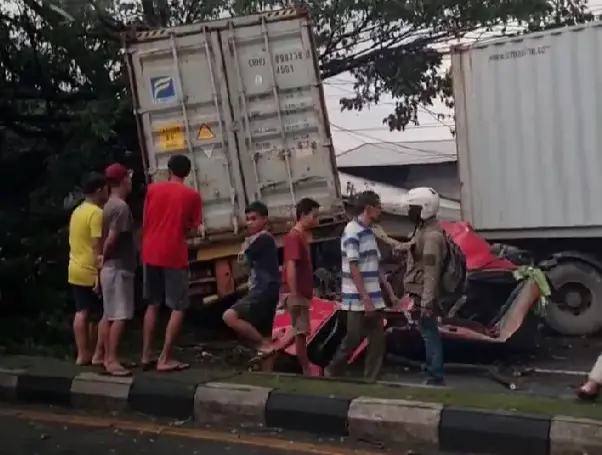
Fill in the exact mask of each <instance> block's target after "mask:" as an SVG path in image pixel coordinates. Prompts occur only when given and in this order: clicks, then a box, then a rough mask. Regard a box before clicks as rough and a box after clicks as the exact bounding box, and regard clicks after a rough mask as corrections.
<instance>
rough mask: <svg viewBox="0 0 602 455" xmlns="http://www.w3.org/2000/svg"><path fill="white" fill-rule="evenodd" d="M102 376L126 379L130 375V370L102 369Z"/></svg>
mask: <svg viewBox="0 0 602 455" xmlns="http://www.w3.org/2000/svg"><path fill="white" fill-rule="evenodd" d="M101 374H102V375H103V376H112V377H114V378H128V377H130V376H131V375H132V372H131V371H130V370H126V369H125V368H123V369H121V368H117V369H115V370H108V369H107V368H104V369H103V370H102V373H101Z"/></svg>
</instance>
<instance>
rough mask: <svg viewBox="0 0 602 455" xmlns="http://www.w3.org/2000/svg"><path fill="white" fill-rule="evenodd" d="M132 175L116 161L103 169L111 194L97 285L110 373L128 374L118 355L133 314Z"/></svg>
mask: <svg viewBox="0 0 602 455" xmlns="http://www.w3.org/2000/svg"><path fill="white" fill-rule="evenodd" d="M131 175H132V174H131V172H130V171H129V170H128V169H127V168H126V167H125V166H122V165H121V164H117V163H116V164H112V165H110V166H109V167H107V169H106V171H105V176H106V178H107V181H108V182H109V185H110V187H111V197H109V200H108V201H107V203H106V204H105V205H104V208H103V215H102V268H101V271H100V285H101V289H102V296H103V307H104V318H105V319H106V321H107V323H108V327H109V329H108V337H107V350H106V355H105V361H104V368H105V371H106V372H107V373H108V374H110V375H112V376H130V375H131V372H130V371H129V370H127V369H126V368H125V367H124V366H123V365H122V364H121V362H120V361H119V358H118V355H117V354H118V348H119V342H120V341H121V336H122V334H123V330H124V326H125V321H128V320H130V319H132V318H133V316H134V274H135V272H136V247H135V243H134V220H133V218H132V212H131V211H130V208H129V206H128V204H127V203H126V202H125V198H126V197H127V195H128V194H129V193H130V191H131V189H132V179H131Z"/></svg>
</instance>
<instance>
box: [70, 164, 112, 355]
mask: <svg viewBox="0 0 602 455" xmlns="http://www.w3.org/2000/svg"><path fill="white" fill-rule="evenodd" d="M82 190H83V193H84V196H85V199H84V201H83V202H82V203H81V204H80V205H79V206H78V207H77V208H76V209H75V210H74V211H73V213H72V214H71V220H70V222H69V272H68V275H69V285H70V286H71V289H72V292H73V299H74V301H75V317H74V318H73V334H74V335H75V344H76V346H77V360H76V363H77V364H78V365H87V364H90V363H92V364H98V365H102V363H103V362H104V341H105V338H106V333H105V332H106V327H105V326H106V324H102V321H101V324H100V326H99V327H98V330H96V328H97V327H96V324H97V322H98V321H99V320H100V319H101V318H102V301H101V299H100V289H99V287H98V286H99V285H98V265H99V257H100V255H101V249H102V245H101V237H102V205H103V204H104V203H105V201H106V200H107V198H108V187H107V181H106V179H105V177H104V176H102V175H101V174H96V173H92V174H89V175H87V176H86V177H85V178H84V180H83V182H82ZM96 331H98V337H97V338H98V339H97V342H96V349H95V351H94V353H93V352H92V349H93V343H94V340H93V339H92V338H93V333H94V332H96Z"/></svg>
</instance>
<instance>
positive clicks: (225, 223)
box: [125, 9, 344, 240]
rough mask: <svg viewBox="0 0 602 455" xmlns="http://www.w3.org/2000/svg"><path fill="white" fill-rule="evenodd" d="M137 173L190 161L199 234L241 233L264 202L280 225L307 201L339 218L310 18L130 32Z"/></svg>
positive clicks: (276, 15) (279, 16)
mask: <svg viewBox="0 0 602 455" xmlns="http://www.w3.org/2000/svg"><path fill="white" fill-rule="evenodd" d="M125 50H126V53H127V61H128V66H129V70H130V81H131V85H132V92H133V98H134V106H135V110H136V112H135V113H136V117H137V120H138V126H139V128H138V129H139V133H140V142H141V147H142V149H143V152H144V153H143V155H144V159H145V163H144V165H145V168H146V169H147V171H148V174H149V180H150V181H157V180H161V179H164V178H165V175H166V171H167V161H168V159H169V157H170V156H172V155H173V154H175V153H182V154H187V155H188V156H189V157H191V160H192V162H193V172H192V173H191V175H190V178H189V179H188V182H187V183H188V184H189V185H190V186H192V187H194V188H196V189H197V190H198V191H199V192H200V193H201V196H202V197H203V208H204V210H203V213H204V220H203V223H204V226H205V229H206V233H207V239H209V240H211V238H212V236H221V237H224V235H225V237H226V238H228V237H229V236H235V237H240V235H241V234H242V226H243V223H244V210H245V207H246V206H247V205H248V204H249V203H250V202H252V201H255V200H261V201H262V202H264V203H265V204H266V205H267V206H268V208H269V211H270V218H271V219H272V221H278V220H281V221H284V222H286V223H289V222H290V220H292V219H294V216H295V213H294V207H295V203H296V202H297V201H299V200H300V199H301V198H303V197H311V198H313V199H315V200H317V201H318V202H319V203H320V205H321V212H322V215H323V216H324V217H326V218H328V217H335V218H336V217H339V216H342V215H343V213H344V209H343V202H342V197H341V192H340V187H339V182H338V177H337V172H336V164H335V158H334V150H333V146H332V140H331V135H330V129H329V123H328V119H327V113H326V108H325V103H324V96H323V92H322V85H321V81H320V77H319V71H318V66H317V58H316V51H315V45H314V42H313V36H312V31H311V24H310V21H309V18H308V16H307V15H306V13H304V12H302V11H298V10H295V9H287V10H281V11H276V12H271V13H265V14H261V15H254V16H246V17H239V18H232V19H228V20H218V21H214V22H209V23H205V24H197V25H189V26H182V27H176V28H169V29H161V30H154V31H148V32H137V33H133V34H130V35H129V36H127V37H126V39H125Z"/></svg>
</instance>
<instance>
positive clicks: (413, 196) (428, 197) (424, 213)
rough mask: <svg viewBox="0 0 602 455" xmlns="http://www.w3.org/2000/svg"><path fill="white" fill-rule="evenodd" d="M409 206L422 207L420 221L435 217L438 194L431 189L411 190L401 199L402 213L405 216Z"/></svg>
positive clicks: (437, 206)
mask: <svg viewBox="0 0 602 455" xmlns="http://www.w3.org/2000/svg"><path fill="white" fill-rule="evenodd" d="M411 205H417V206H419V207H422V210H421V211H420V219H422V220H428V219H429V218H433V217H434V216H435V215H437V212H438V211H439V194H437V192H436V191H435V190H434V189H432V188H426V187H422V188H413V189H411V190H410V191H408V193H407V194H406V195H405V197H404V199H403V202H402V210H403V213H405V214H407V213H408V211H409V209H410V206H411Z"/></svg>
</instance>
